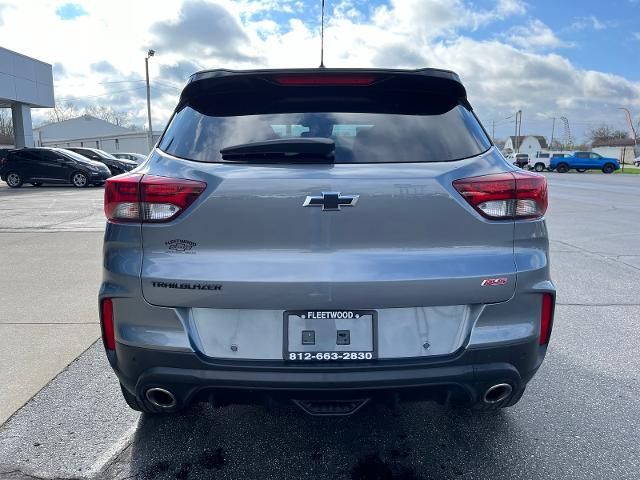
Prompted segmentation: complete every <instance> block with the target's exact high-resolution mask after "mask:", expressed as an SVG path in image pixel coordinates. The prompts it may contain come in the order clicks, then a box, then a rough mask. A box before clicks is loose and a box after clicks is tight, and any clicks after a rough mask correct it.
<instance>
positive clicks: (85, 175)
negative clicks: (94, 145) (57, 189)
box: [0, 148, 111, 188]
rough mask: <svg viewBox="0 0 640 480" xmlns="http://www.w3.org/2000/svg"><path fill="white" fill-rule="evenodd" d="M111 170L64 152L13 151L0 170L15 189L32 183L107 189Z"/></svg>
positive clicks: (36, 184)
mask: <svg viewBox="0 0 640 480" xmlns="http://www.w3.org/2000/svg"><path fill="white" fill-rule="evenodd" d="M110 176H111V172H110V171H109V169H108V168H107V167H106V166H105V165H103V164H102V163H99V162H94V161H92V160H89V159H87V158H85V157H83V156H81V155H78V154H76V153H73V152H68V151H66V150H63V149H60V148H23V149H20V150H13V151H11V152H10V153H9V155H7V158H6V159H5V161H4V162H3V164H2V167H0V178H1V179H2V180H3V181H5V182H7V185H9V186H10V187H11V188H18V187H21V186H22V184H23V183H25V182H27V183H31V184H32V185H33V186H36V187H39V186H41V185H43V184H45V183H54V184H68V183H70V184H72V185H73V186H75V187H86V186H88V185H90V184H92V185H97V186H100V185H104V182H105V181H106V180H107V178H109V177H110Z"/></svg>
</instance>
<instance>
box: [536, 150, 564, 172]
mask: <svg viewBox="0 0 640 480" xmlns="http://www.w3.org/2000/svg"><path fill="white" fill-rule="evenodd" d="M570 155H571V154H570V153H568V152H538V153H536V156H535V158H534V159H533V161H532V162H531V163H533V165H529V170H535V171H536V172H543V171H545V170H549V169H550V165H551V159H552V158H564V157H568V156H570Z"/></svg>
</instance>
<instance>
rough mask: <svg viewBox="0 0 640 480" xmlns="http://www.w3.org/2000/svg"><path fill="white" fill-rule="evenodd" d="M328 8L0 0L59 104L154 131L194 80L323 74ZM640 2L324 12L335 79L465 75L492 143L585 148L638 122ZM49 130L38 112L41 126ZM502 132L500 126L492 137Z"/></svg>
mask: <svg viewBox="0 0 640 480" xmlns="http://www.w3.org/2000/svg"><path fill="white" fill-rule="evenodd" d="M320 5H321V0H313V1H312V0H155V1H149V0H109V1H105V0H77V1H72V2H69V1H64V0H61V1H55V0H28V1H27V0H0V46H3V47H5V48H8V49H10V50H14V51H17V52H20V53H23V54H25V55H29V56H32V57H35V58H38V59H40V60H43V61H45V62H47V63H51V64H52V65H53V72H54V86H55V95H56V101H57V102H69V101H70V102H73V103H74V104H75V105H76V106H77V107H80V108H81V107H83V106H87V105H96V106H107V107H112V108H113V109H114V110H119V111H127V112H130V114H131V115H132V117H133V119H134V120H135V122H136V123H138V124H139V125H143V124H145V123H146V103H145V100H146V96H145V95H146V94H145V83H144V58H145V56H146V52H147V50H148V49H149V48H152V49H154V50H155V51H156V54H155V56H154V57H153V58H151V59H150V61H149V64H150V78H151V90H152V115H153V126H154V130H157V129H162V128H164V126H165V124H166V122H167V120H168V119H169V117H170V115H171V112H172V110H173V108H174V107H175V105H176V102H177V99H178V96H179V94H180V89H181V88H182V86H183V85H184V83H185V81H186V80H187V78H188V77H189V75H190V74H192V73H194V72H195V71H198V70H203V69H209V68H239V69H242V68H280V67H317V66H318V65H319V55H320ZM638 59H640V0H607V1H606V2H604V1H602V0H582V1H577V0H530V1H526V2H525V1H523V0H473V1H471V0H372V1H367V0H326V23H325V65H326V66H327V67H386V68H421V67H436V68H445V69H451V70H454V71H456V72H457V73H458V74H459V75H460V77H461V79H462V81H463V83H464V85H465V86H466V88H467V91H468V96H469V100H470V102H471V104H472V105H473V106H474V109H475V111H476V113H477V114H478V116H479V117H480V119H481V120H482V122H483V124H484V125H485V127H486V128H487V130H488V131H489V132H490V133H491V132H492V131H493V129H494V128H495V136H496V138H505V137H506V136H507V135H512V134H513V130H514V126H515V125H514V119H513V115H514V112H515V111H517V110H519V109H521V110H522V111H523V113H522V120H523V123H522V133H523V134H533V135H545V136H547V137H549V136H550V134H551V129H552V124H553V120H552V119H553V118H556V119H558V120H557V121H556V129H555V135H556V138H557V137H558V136H560V137H562V136H563V135H565V130H564V122H561V121H560V120H559V119H560V117H565V118H566V119H567V120H568V123H569V128H570V130H571V133H572V135H573V137H574V138H575V139H576V140H578V141H580V140H582V139H583V137H584V135H585V134H586V132H588V130H589V129H590V128H593V127H597V126H599V125H601V124H603V123H606V124H608V125H611V126H613V127H615V128H619V129H625V130H629V128H628V127H627V123H626V120H625V117H624V114H623V112H622V111H621V110H619V107H626V108H628V109H629V110H631V112H632V115H633V116H634V121H635V122H638V121H639V120H640V61H639V60H638ZM46 117H47V113H46V110H44V109H39V110H34V112H33V118H34V123H35V124H38V123H39V122H42V121H43V120H44V119H45V118H46ZM494 125H495V127H494Z"/></svg>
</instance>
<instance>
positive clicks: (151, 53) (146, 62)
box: [144, 49, 156, 151]
mask: <svg viewBox="0 0 640 480" xmlns="http://www.w3.org/2000/svg"><path fill="white" fill-rule="evenodd" d="M155 53H156V52H155V51H154V50H151V49H149V51H148V52H147V56H146V57H145V59H144V70H145V74H146V77H147V120H148V121H149V126H148V128H149V132H148V133H147V137H148V143H149V151H151V149H152V148H153V127H152V126H151V87H150V86H149V58H151V57H153V56H154V55H155Z"/></svg>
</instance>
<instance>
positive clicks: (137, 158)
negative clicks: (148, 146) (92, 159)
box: [111, 152, 147, 165]
mask: <svg viewBox="0 0 640 480" xmlns="http://www.w3.org/2000/svg"><path fill="white" fill-rule="evenodd" d="M111 155H113V156H114V157H116V158H122V159H124V160H131V161H132V162H136V165H140V164H141V163H142V162H144V161H145V160H146V159H147V156H146V155H142V154H141V153H129V152H116V153H112V154H111Z"/></svg>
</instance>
